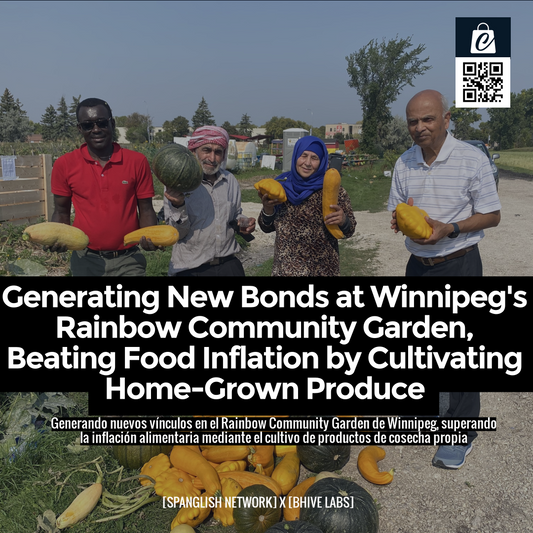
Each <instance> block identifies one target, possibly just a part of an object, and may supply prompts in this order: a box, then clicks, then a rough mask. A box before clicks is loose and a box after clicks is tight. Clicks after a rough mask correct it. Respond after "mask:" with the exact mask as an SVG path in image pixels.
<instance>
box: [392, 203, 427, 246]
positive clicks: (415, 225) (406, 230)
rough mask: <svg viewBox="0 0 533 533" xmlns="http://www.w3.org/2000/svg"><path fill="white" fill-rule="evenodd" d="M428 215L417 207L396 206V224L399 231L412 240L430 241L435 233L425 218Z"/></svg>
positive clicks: (402, 204)
mask: <svg viewBox="0 0 533 533" xmlns="http://www.w3.org/2000/svg"><path fill="white" fill-rule="evenodd" d="M427 216H428V214H427V213H426V212H425V211H424V210H423V209H420V208H419V207H417V206H416V205H408V204H404V203H401V204H398V205H397V206H396V224H397V226H398V229H399V230H400V231H401V232H402V233H403V234H404V235H406V236H407V237H410V238H411V239H428V238H429V237H431V234H432V233H433V229H432V227H431V226H430V225H429V224H428V223H427V221H426V219H425V218H424V217H427Z"/></svg>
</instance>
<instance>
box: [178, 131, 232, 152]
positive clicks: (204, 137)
mask: <svg viewBox="0 0 533 533" xmlns="http://www.w3.org/2000/svg"><path fill="white" fill-rule="evenodd" d="M228 143H229V135H228V132H227V131H226V130H225V129H224V128H218V127H217V126H202V127H201V128H198V129H197V130H195V132H194V133H193V134H192V137H191V138H190V139H189V144H188V148H189V150H191V151H192V150H196V148H198V147H199V146H203V145H204V144H218V145H220V146H222V148H224V150H226V149H227V148H228Z"/></svg>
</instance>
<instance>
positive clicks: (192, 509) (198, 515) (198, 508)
mask: <svg viewBox="0 0 533 533" xmlns="http://www.w3.org/2000/svg"><path fill="white" fill-rule="evenodd" d="M192 503H193V504H194V505H190V506H188V507H187V506H184V507H182V508H181V509H180V510H179V511H178V514H177V515H176V516H175V517H174V520H172V524H170V528H171V529H174V528H175V527H177V526H179V525H180V524H187V525H189V526H191V527H196V526H198V525H200V524H201V523H202V522H203V521H204V520H205V519H206V518H207V517H208V516H209V513H210V512H211V507H209V496H207V494H206V493H204V494H202V495H201V496H198V498H195V499H194V500H193V502H192Z"/></svg>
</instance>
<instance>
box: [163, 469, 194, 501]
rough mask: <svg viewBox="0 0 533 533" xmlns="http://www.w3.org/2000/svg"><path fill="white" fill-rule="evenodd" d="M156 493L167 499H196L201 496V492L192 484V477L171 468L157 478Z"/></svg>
mask: <svg viewBox="0 0 533 533" xmlns="http://www.w3.org/2000/svg"><path fill="white" fill-rule="evenodd" d="M154 490H155V493H156V494H157V495H158V496H161V497H165V498H194V497H195V496H200V492H201V491H200V490H198V489H197V488H195V487H194V486H193V484H192V477H191V476H190V475H189V474H187V472H184V471H183V470H180V469H179V468H175V467H172V468H169V469H168V470H165V471H164V472H163V473H161V474H160V475H159V476H157V478H156V480H155V485H154Z"/></svg>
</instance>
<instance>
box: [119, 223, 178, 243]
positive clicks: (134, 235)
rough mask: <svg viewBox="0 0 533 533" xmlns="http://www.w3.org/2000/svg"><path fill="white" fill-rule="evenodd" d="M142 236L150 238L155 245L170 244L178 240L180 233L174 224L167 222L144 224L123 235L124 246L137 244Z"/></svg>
mask: <svg viewBox="0 0 533 533" xmlns="http://www.w3.org/2000/svg"><path fill="white" fill-rule="evenodd" d="M142 237H146V238H147V239H150V240H151V241H152V242H153V243H154V244H155V245H156V246H172V245H173V244H175V243H176V242H178V239H179V238H180V234H179V233H178V230H177V229H176V228H175V227H174V226H169V225H167V224H159V225H158V226H146V227H144V228H139V229H138V230H135V231H132V232H131V233H128V234H127V235H125V236H124V246H129V245H130V244H137V243H138V242H140V240H141V238H142Z"/></svg>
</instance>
